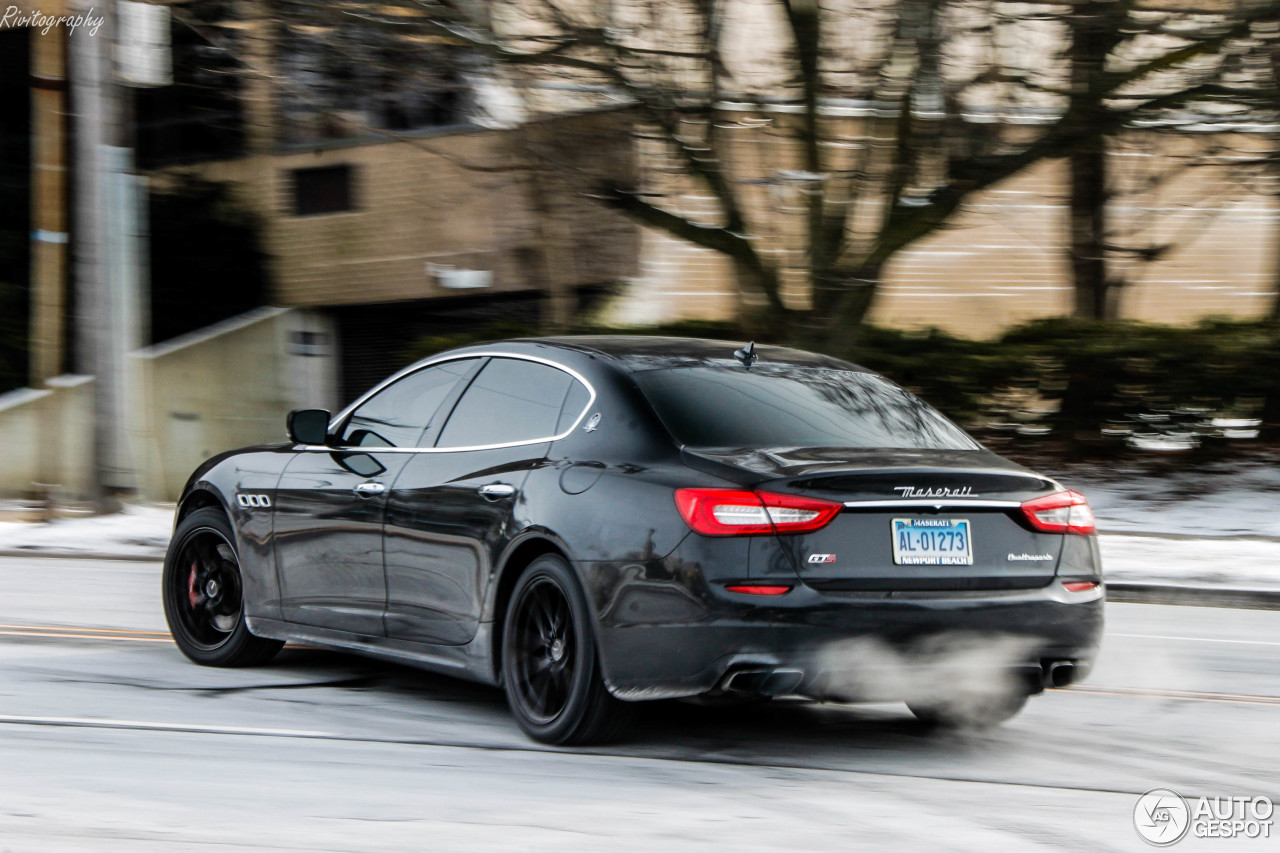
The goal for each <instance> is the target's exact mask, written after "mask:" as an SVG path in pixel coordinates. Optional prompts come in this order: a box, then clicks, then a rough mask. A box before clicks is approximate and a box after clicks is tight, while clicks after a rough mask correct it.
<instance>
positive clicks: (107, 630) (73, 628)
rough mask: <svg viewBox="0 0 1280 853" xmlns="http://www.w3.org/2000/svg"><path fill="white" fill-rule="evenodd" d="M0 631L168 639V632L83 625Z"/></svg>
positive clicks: (25, 627) (26, 626)
mask: <svg viewBox="0 0 1280 853" xmlns="http://www.w3.org/2000/svg"><path fill="white" fill-rule="evenodd" d="M0 629H10V630H16V631H92V632H93V633H95V634H129V635H132V636H149V637H168V636H169V632H168V631H135V630H133V629H131V628H90V627H88V626H83V625H3V624H0Z"/></svg>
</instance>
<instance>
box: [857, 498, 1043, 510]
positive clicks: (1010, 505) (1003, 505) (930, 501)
mask: <svg viewBox="0 0 1280 853" xmlns="http://www.w3.org/2000/svg"><path fill="white" fill-rule="evenodd" d="M844 505H845V506H847V507H851V508H853V509H861V508H863V507H894V506H931V507H935V508H936V509H942V508H943V507H951V506H970V507H989V508H992V509H1016V508H1018V507H1020V506H1022V502H1021V501H974V500H946V499H943V500H937V499H934V498H911V499H905V500H904V499H898V500H885V501H845V503H844Z"/></svg>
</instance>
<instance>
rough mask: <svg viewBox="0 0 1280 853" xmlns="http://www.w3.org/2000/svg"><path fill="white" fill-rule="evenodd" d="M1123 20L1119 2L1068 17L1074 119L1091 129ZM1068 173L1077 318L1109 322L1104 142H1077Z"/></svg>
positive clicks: (1100, 111)
mask: <svg viewBox="0 0 1280 853" xmlns="http://www.w3.org/2000/svg"><path fill="white" fill-rule="evenodd" d="M1123 18H1124V11H1123V4H1120V3H1113V2H1109V0H1102V2H1096V0H1095V2H1085V3H1081V4H1079V5H1077V6H1076V7H1075V9H1074V11H1073V13H1072V15H1071V17H1070V27H1071V42H1070V46H1069V47H1068V54H1067V55H1068V59H1069V61H1070V64H1071V88H1072V97H1073V100H1074V101H1075V102H1076V106H1075V107H1074V109H1077V110H1078V115H1077V116H1076V119H1075V120H1076V121H1077V122H1078V123H1080V124H1081V125H1085V126H1087V125H1092V124H1094V123H1095V122H1099V121H1101V120H1102V118H1103V117H1104V115H1105V114H1106V112H1107V106H1106V104H1105V103H1104V101H1103V99H1102V95H1101V93H1099V92H1096V91H1094V89H1093V85H1094V82H1095V81H1096V79H1097V77H1098V75H1099V74H1100V73H1101V72H1102V70H1103V69H1104V68H1105V66H1106V61H1107V55H1108V54H1109V53H1110V52H1111V50H1112V48H1113V47H1114V46H1115V45H1116V42H1117V39H1118V36H1117V31H1118V29H1119V26H1120V24H1121V22H1122V21H1123ZM1067 162H1068V164H1069V167H1070V170H1071V176H1070V180H1069V184H1068V185H1069V187H1070V193H1071V198H1070V202H1069V206H1070V218H1071V227H1070V231H1069V240H1070V244H1069V246H1068V249H1067V253H1068V256H1069V257H1070V259H1071V283H1072V287H1073V289H1074V290H1075V311H1074V314H1075V316H1077V317H1085V318H1089V319H1093V320H1110V319H1114V317H1115V314H1116V308H1117V306H1116V299H1115V294H1113V293H1111V292H1110V291H1112V289H1113V287H1114V284H1113V282H1112V281H1111V280H1110V279H1109V278H1108V276H1107V200H1108V199H1107V192H1108V188H1107V183H1108V181H1107V142H1106V137H1105V136H1101V137H1092V138H1091V139H1089V141H1087V142H1080V143H1077V145H1076V147H1074V148H1073V149H1072V150H1071V153H1070V154H1069V155H1068V158H1067Z"/></svg>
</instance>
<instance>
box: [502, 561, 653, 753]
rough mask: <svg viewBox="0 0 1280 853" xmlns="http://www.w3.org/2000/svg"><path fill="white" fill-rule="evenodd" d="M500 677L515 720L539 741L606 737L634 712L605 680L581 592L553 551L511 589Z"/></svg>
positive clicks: (570, 742)
mask: <svg viewBox="0 0 1280 853" xmlns="http://www.w3.org/2000/svg"><path fill="white" fill-rule="evenodd" d="M502 684H503V687H504V689H505V690H506V693H507V704H509V705H510V706H511V712H512V713H513V714H514V715H515V718H516V722H517V723H518V724H519V725H520V728H521V729H523V730H524V732H525V734H527V735H528V736H529V737H531V738H533V739H534V740H536V741H540V742H542V743H550V744H557V745H561V746H569V745H586V744H593V743H606V742H608V741H611V740H614V739H616V738H617V737H619V736H620V735H621V734H622V733H623V732H624V731H625V730H626V728H627V726H628V725H629V724H630V722H631V720H632V717H633V716H634V713H635V708H634V707H633V706H632V704H631V703H628V702H621V701H619V700H618V699H616V698H614V697H613V696H612V695H611V694H610V693H609V690H608V688H606V687H605V685H604V679H603V677H602V676H601V673H600V661H599V655H598V653H597V649H596V641H595V631H594V630H593V626H592V624H591V616H590V611H589V610H588V608H587V600H586V596H585V595H584V594H583V592H582V587H581V586H580V585H579V583H578V579H577V577H576V576H575V575H574V573H573V569H572V568H571V567H570V566H569V564H568V563H567V562H566V561H565V560H564V558H562V557H560V556H558V555H555V554H546V555H543V556H541V557H538V558H537V559H535V560H534V561H533V562H532V563H530V564H529V566H528V567H527V568H526V569H525V570H524V574H522V575H521V576H520V579H519V580H518V581H516V586H515V589H514V590H512V592H511V603H510V604H509V605H508V606H507V613H506V618H505V620H504V623H503V630H502Z"/></svg>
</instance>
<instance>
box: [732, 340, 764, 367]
mask: <svg viewBox="0 0 1280 853" xmlns="http://www.w3.org/2000/svg"><path fill="white" fill-rule="evenodd" d="M733 357H734V358H736V359H737V360H738V361H740V362H742V366H743V367H745V368H746V369H747V370H750V369H751V365H753V364H755V363H756V359H757V358H759V356H758V355H756V342H755V341H752V342H751V343H749V344H747V345H746V346H745V347H743V348H742V349H740V350H734V353H733Z"/></svg>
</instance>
